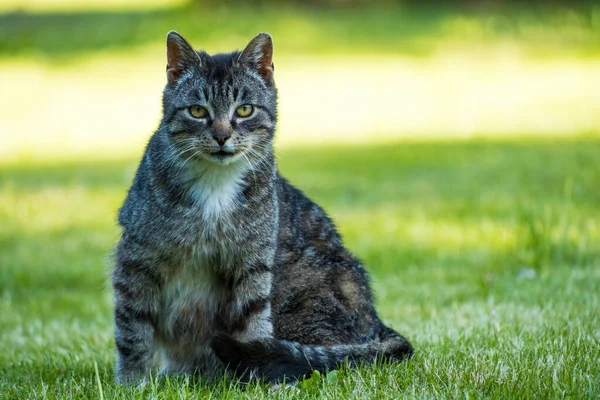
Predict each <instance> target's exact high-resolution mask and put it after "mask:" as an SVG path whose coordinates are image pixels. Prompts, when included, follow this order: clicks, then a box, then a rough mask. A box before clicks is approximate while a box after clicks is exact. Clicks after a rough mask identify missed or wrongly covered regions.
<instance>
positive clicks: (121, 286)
mask: <svg viewBox="0 0 600 400" xmlns="http://www.w3.org/2000/svg"><path fill="white" fill-rule="evenodd" d="M113 288H114V289H115V291H117V292H119V294H120V295H121V296H122V297H127V298H133V297H135V294H134V292H133V290H132V289H131V288H130V287H129V286H128V285H127V284H126V283H125V282H123V281H119V280H115V281H113Z"/></svg>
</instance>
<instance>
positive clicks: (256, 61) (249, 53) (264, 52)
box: [239, 32, 274, 83]
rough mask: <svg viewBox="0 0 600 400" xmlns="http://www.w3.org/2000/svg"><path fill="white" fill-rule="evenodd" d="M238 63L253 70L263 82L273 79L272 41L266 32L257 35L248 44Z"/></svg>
mask: <svg viewBox="0 0 600 400" xmlns="http://www.w3.org/2000/svg"><path fill="white" fill-rule="evenodd" d="M239 60H240V62H241V63H243V64H245V65H247V66H249V67H251V68H254V69H256V70H257V71H258V73H259V75H260V76H261V77H262V78H263V79H264V81H265V82H267V83H269V82H271V79H272V78H273V69H274V66H273V39H271V35H269V34H268V33H266V32H263V33H259V34H258V35H256V37H255V38H254V39H252V40H251V41H250V43H248V46H246V48H245V49H244V51H243V52H242V55H241V56H240V59H239Z"/></svg>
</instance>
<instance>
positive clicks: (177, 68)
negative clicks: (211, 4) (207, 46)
mask: <svg viewBox="0 0 600 400" xmlns="http://www.w3.org/2000/svg"><path fill="white" fill-rule="evenodd" d="M200 62H201V61H200V56H199V55H198V53H196V51H195V50H194V48H193V47H192V45H191V44H189V42H188V41H187V40H185V38H184V37H183V36H181V35H180V34H179V33H177V32H175V31H171V32H169V33H168V34H167V80H168V82H169V84H172V83H176V82H177V81H178V80H179V78H181V76H182V75H183V74H185V72H186V71H188V70H189V69H191V68H193V67H195V66H198V65H200Z"/></svg>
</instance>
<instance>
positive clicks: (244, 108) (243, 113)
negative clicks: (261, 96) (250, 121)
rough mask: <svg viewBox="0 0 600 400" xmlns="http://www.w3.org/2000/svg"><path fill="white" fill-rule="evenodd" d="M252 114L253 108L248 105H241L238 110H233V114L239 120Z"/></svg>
mask: <svg viewBox="0 0 600 400" xmlns="http://www.w3.org/2000/svg"><path fill="white" fill-rule="evenodd" d="M253 112H254V107H252V106H251V105H250V104H242V105H241V106H239V107H238V108H236V109H235V114H236V115H237V116H238V117H240V118H246V117H249V116H251V115H252V113H253Z"/></svg>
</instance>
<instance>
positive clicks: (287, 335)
mask: <svg viewBox="0 0 600 400" xmlns="http://www.w3.org/2000/svg"><path fill="white" fill-rule="evenodd" d="M272 56H273V41H272V38H271V36H270V35H269V34H267V33H260V34H258V35H257V36H256V37H255V38H254V39H253V40H252V41H250V43H249V44H248V45H247V46H246V48H245V49H244V50H243V51H241V52H239V51H236V52H233V53H230V54H216V55H212V56H211V55H209V54H207V53H205V52H203V51H195V50H194V49H193V48H192V46H191V45H190V44H189V43H188V42H187V41H186V39H184V38H183V37H182V36H181V35H179V34H178V33H177V32H174V31H171V32H169V34H168V35H167V84H166V86H165V89H164V92H163V117H162V120H161V122H160V126H159V128H158V129H157V130H156V132H155V133H154V135H153V136H152V137H151V139H150V140H149V142H148V145H147V147H146V150H145V153H144V155H143V157H142V160H141V162H140V164H139V168H138V170H137V173H136V176H135V178H134V180H133V184H132V186H131V188H130V189H129V192H128V195H127V198H126V200H125V202H124V204H123V206H122V207H121V209H120V210H119V216H118V221H119V225H120V226H121V228H122V234H121V238H120V241H119V243H118V244H117V246H116V248H115V252H114V254H115V267H114V270H113V274H112V285H113V289H114V294H115V309H114V317H115V326H116V327H115V342H116V348H117V365H116V381H117V382H120V383H125V384H136V383H141V382H143V381H145V380H146V379H147V378H148V376H149V373H150V371H151V367H152V365H153V359H154V357H155V355H157V356H158V357H159V358H160V373H167V374H198V375H200V376H202V377H203V378H206V379H208V380H210V379H214V378H218V377H219V376H223V375H224V374H230V375H234V374H235V375H236V376H237V377H238V378H239V379H241V380H246V381H248V380H252V379H258V380H263V381H265V382H270V383H276V382H292V381H294V380H297V379H301V378H303V377H305V376H307V375H308V374H310V373H311V371H312V370H320V371H326V370H330V369H335V368H336V367H338V366H340V365H342V364H344V363H348V364H349V365H356V364H358V363H362V362H365V363H370V362H373V361H375V360H376V359H377V358H383V359H389V360H402V359H405V358H407V357H410V356H411V355H412V353H413V347H412V346H411V344H410V343H409V342H408V340H407V339H405V338H404V337H403V336H402V335H400V334H399V333H397V332H395V331H394V330H392V329H391V328H388V327H387V326H385V325H384V324H383V323H382V321H381V320H380V319H379V317H378V315H377V313H376V311H375V309H374V306H373V295H372V292H371V289H370V286H369V279H368V275H367V272H366V271H365V270H364V269H363V267H362V265H361V262H360V261H359V260H358V259H357V258H356V257H355V256H354V255H352V254H351V253H350V252H349V251H348V250H346V249H345V248H344V245H343V243H342V239H341V237H340V235H339V234H338V232H337V231H336V228H335V226H334V224H333V222H332V221H331V220H330V219H329V217H328V216H327V215H326V213H325V212H324V211H323V209H322V208H320V207H319V206H318V205H316V204H315V203H313V202H312V201H311V200H310V199H308V198H307V197H306V196H305V195H304V194H303V193H302V192H301V191H300V190H298V189H296V188H295V187H294V186H292V185H291V184H290V183H288V181H286V180H285V179H284V178H283V177H282V176H281V175H280V174H279V171H278V169H277V164H276V161H275V157H274V154H273V136H274V131H275V124H276V120H277V90H276V88H275V83H274V78H273V73H274V65H273V62H272ZM309 110H310V105H309V104H307V108H306V110H304V112H307V117H309V115H310V114H309Z"/></svg>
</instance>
